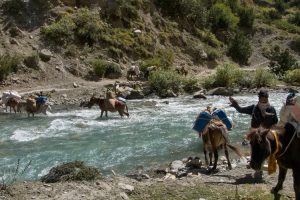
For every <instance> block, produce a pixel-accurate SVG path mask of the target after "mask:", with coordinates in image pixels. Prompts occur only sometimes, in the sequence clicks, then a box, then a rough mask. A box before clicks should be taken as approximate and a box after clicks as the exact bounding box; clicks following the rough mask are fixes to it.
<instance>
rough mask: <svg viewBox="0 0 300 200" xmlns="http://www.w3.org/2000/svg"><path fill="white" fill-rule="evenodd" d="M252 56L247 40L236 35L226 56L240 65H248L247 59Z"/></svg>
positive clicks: (240, 35) (239, 34)
mask: <svg viewBox="0 0 300 200" xmlns="http://www.w3.org/2000/svg"><path fill="white" fill-rule="evenodd" d="M251 54H252V49H251V45H250V42H249V40H248V39H247V37H246V36H244V35H243V34H241V33H237V34H236V35H235V37H234V38H233V40H232V41H231V42H230V45H229V48H228V55H229V56H230V57H231V58H232V59H233V60H234V61H235V62H238V63H240V64H245V65H246V64H248V59H249V58H250V56H251Z"/></svg>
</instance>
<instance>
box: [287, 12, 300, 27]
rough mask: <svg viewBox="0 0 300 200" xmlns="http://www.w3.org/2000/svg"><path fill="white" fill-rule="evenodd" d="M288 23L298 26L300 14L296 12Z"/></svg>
mask: <svg viewBox="0 0 300 200" xmlns="http://www.w3.org/2000/svg"><path fill="white" fill-rule="evenodd" d="M289 22H290V23H293V24H295V25H297V26H300V12H299V11H298V12H297V13H295V15H293V17H291V18H290V19H289Z"/></svg>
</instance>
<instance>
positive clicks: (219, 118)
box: [193, 107, 242, 170]
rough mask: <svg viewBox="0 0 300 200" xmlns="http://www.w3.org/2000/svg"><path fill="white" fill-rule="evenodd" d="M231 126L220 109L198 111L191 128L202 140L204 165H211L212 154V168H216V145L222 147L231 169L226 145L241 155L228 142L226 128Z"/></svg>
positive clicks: (239, 153) (228, 128) (240, 154)
mask: <svg viewBox="0 0 300 200" xmlns="http://www.w3.org/2000/svg"><path fill="white" fill-rule="evenodd" d="M231 128H232V123H231V121H230V120H229V119H228V117H227V115H226V113H225V111H224V110H222V109H216V110H215V111H213V112H212V110H211V108H210V107H207V110H205V111H202V112H200V114H199V115H198V117H197V119H196V121H195V123H194V126H193V129H194V130H196V131H197V132H198V133H199V136H200V137H202V140H203V153H204V156H205V163H206V165H208V164H209V165H212V164H213V163H212V156H213V154H214V164H213V168H212V170H215V169H216V168H217V162H218V147H223V148H224V151H225V156H226V159H227V163H228V168H229V169H232V166H231V162H230V159H229V153H228V149H227V147H229V148H230V149H232V150H233V151H234V152H235V153H236V154H237V155H239V156H242V153H241V152H240V150H239V149H238V148H237V147H235V146H233V145H231V144H229V140H228V130H230V129H231ZM207 151H209V163H208V159H207Z"/></svg>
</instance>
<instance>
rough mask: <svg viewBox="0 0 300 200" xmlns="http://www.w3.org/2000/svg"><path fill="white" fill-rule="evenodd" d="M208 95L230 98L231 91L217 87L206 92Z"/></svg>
mask: <svg viewBox="0 0 300 200" xmlns="http://www.w3.org/2000/svg"><path fill="white" fill-rule="evenodd" d="M207 94H208V95H220V96H232V95H233V89H230V88H225V87H217V88H214V89H212V90H209V91H208V92H207Z"/></svg>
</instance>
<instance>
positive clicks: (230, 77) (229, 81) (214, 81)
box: [203, 64, 242, 88]
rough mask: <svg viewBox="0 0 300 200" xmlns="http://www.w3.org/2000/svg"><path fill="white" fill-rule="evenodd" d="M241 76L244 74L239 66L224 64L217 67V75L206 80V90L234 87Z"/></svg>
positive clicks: (204, 84)
mask: <svg viewBox="0 0 300 200" xmlns="http://www.w3.org/2000/svg"><path fill="white" fill-rule="evenodd" d="M241 76H242V72H241V70H240V69H239V68H238V67H237V66H235V65H231V64H224V65H223V66H219V67H217V71H216V73H215V74H213V75H211V76H209V77H207V78H206V79H204V83H203V86H204V87H205V88H214V87H233V86H234V85H235V84H236V83H237V82H238V81H239V79H240V77H241Z"/></svg>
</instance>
